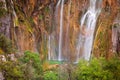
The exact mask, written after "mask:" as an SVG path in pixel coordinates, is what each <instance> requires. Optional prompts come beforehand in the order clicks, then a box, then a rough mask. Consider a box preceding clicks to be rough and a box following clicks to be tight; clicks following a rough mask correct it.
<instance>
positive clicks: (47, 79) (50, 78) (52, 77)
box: [43, 71, 59, 80]
mask: <svg viewBox="0 0 120 80" xmlns="http://www.w3.org/2000/svg"><path fill="white" fill-rule="evenodd" d="M43 77H44V80H59V78H58V74H57V73H56V72H53V71H47V72H45V73H44V76H43Z"/></svg>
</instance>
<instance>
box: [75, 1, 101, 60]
mask: <svg viewBox="0 0 120 80" xmlns="http://www.w3.org/2000/svg"><path fill="white" fill-rule="evenodd" d="M101 3H102V0H90V4H89V8H88V10H87V11H86V13H85V14H84V15H83V16H82V18H81V20H80V23H81V24H80V34H79V39H78V42H77V43H78V45H77V48H76V54H77V58H76V62H78V60H79V59H80V58H83V59H85V60H87V61H89V59H90V56H91V51H92V45H93V38H94V30H95V26H96V22H97V18H98V16H99V14H100V12H101Z"/></svg>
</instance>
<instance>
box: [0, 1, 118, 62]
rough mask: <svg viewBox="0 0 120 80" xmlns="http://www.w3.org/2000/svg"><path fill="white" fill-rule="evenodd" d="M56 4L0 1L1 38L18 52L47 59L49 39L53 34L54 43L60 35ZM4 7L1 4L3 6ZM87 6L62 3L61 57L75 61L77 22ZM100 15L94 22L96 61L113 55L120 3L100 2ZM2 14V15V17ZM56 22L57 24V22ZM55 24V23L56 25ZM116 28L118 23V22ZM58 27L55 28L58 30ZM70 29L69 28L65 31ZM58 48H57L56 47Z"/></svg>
mask: <svg viewBox="0 0 120 80" xmlns="http://www.w3.org/2000/svg"><path fill="white" fill-rule="evenodd" d="M58 1H59V0H22V1H21V0H0V34H4V35H5V36H6V37H8V38H10V39H11V40H12V43H13V46H14V47H16V48H17V49H18V52H20V53H23V52H24V51H25V50H31V51H35V52H40V54H41V58H46V57H47V55H48V46H47V44H48V37H49V35H51V34H55V35H54V36H56V41H55V42H56V43H58V38H59V37H58V36H59V33H60V30H59V27H60V26H59V24H60V10H61V9H60V7H59V8H58V14H57V15H58V16H57V18H56V16H55V15H56V5H57V3H58ZM3 3H4V4H3ZM88 6H89V0H64V7H63V9H64V11H63V25H64V26H63V34H62V36H63V43H62V50H63V52H62V53H63V55H65V56H67V54H66V53H72V54H70V55H71V56H70V58H71V59H72V60H74V59H75V50H76V49H75V45H76V38H77V37H78V34H79V32H80V29H79V26H80V19H81V16H82V15H83V13H85V12H86V10H87V8H88ZM101 7H102V12H101V14H100V16H99V19H98V20H97V27H96V32H95V34H94V35H95V40H94V47H93V53H94V55H96V56H97V57H99V56H106V57H107V58H108V57H110V56H111V55H112V51H111V50H112V27H113V23H114V22H115V20H116V19H117V16H116V15H118V16H119V11H120V9H119V7H120V1H119V0H103V4H102V5H101ZM1 12H2V13H1ZM56 19H57V20H56ZM56 21H57V22H58V23H57V24H56ZM117 23H118V24H119V22H117ZM57 25H58V26H57ZM68 27H69V28H68ZM56 45H58V44H56Z"/></svg>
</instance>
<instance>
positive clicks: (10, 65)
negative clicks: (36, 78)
mask: <svg viewBox="0 0 120 80" xmlns="http://www.w3.org/2000/svg"><path fill="white" fill-rule="evenodd" d="M0 71H1V72H2V73H3V76H4V77H5V80H23V72H22V70H21V67H20V65H19V64H18V63H17V62H12V61H6V62H0Z"/></svg>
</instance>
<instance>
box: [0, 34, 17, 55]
mask: <svg viewBox="0 0 120 80" xmlns="http://www.w3.org/2000/svg"><path fill="white" fill-rule="evenodd" d="M0 48H1V50H3V52H4V53H5V54H9V53H13V52H14V51H15V50H14V49H13V47H12V43H11V40H9V39H8V38H6V37H5V36H4V35H2V34H0Z"/></svg>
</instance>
